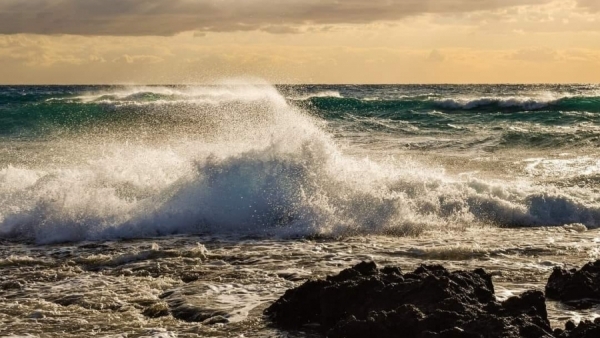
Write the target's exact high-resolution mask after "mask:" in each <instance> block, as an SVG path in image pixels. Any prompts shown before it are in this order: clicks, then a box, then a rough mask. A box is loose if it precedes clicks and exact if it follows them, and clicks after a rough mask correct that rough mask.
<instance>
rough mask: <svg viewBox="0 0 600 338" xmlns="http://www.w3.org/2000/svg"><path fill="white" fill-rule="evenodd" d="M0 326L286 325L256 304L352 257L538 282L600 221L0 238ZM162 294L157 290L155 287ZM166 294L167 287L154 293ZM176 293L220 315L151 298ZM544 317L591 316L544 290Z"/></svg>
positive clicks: (259, 331) (225, 331)
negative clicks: (183, 310) (295, 235)
mask: <svg viewBox="0 0 600 338" xmlns="http://www.w3.org/2000/svg"><path fill="white" fill-rule="evenodd" d="M0 250H1V254H0V257H3V258H2V259H0V269H1V270H2V274H1V276H0V281H1V283H2V285H3V288H2V289H1V290H0V324H1V325H0V335H11V334H20V335H23V334H31V335H38V336H44V337H69V336H72V337H77V336H81V335H84V334H85V335H90V333H93V335H95V336H98V337H104V336H112V335H122V336H124V335H127V336H156V337H158V336H166V337H169V336H178V337H187V336H190V337H192V336H195V335H200V336H206V337H232V336H240V337H241V336H244V337H266V336H271V337H288V336H299V337H301V336H306V334H303V333H293V334H292V333H288V332H280V331H278V330H276V329H273V328H269V327H268V325H267V324H266V323H265V322H264V320H263V316H262V310H263V309H264V308H266V307H267V306H268V305H269V304H270V303H271V302H272V301H274V300H275V299H277V298H278V297H279V296H281V295H282V294H283V293H284V291H285V290H286V289H289V288H292V287H294V286H297V285H299V284H300V283H302V282H303V281H305V280H306V279H308V278H319V277H323V276H325V275H327V274H334V273H337V272H338V271H340V270H341V269H344V268H347V267H349V266H351V265H352V264H355V263H357V262H359V261H361V260H374V261H376V262H377V263H378V264H379V265H382V266H383V265H395V266H399V267H401V268H402V269H403V270H405V271H406V270H411V269H413V268H414V267H416V266H417V265H418V264H422V263H428V264H434V263H440V264H443V265H444V266H446V267H447V268H449V269H451V270H458V269H467V270H471V269H475V268H478V267H483V268H484V269H485V270H486V271H488V272H490V273H492V275H493V281H494V285H495V287H496V294H497V297H498V298H499V299H504V298H507V297H509V296H511V295H515V294H520V293H521V292H523V291H525V290H529V289H540V290H543V288H544V285H545V282H546V280H547V278H548V276H549V274H550V272H551V270H552V268H553V267H554V266H566V267H579V266H581V265H582V263H583V262H586V261H589V260H594V259H597V258H600V231H599V230H590V231H583V229H582V228H577V227H575V228H568V227H567V228H564V227H553V228H534V229H500V228H469V229H466V230H464V231H454V232H428V233H424V234H422V235H421V236H419V237H418V238H412V237H404V238H398V237H386V236H361V237H349V238H344V239H340V240H332V239H321V240H319V239H315V240H311V239H287V240H277V239H253V238H245V239H240V238H237V239H233V238H226V237H215V236H210V235H197V236H174V237H162V238H153V239H143V240H130V241H114V242H112V241H111V242H101V243H87V242H86V243H77V244H71V245H50V246H35V245H28V244H23V243H10V242H5V243H2V246H0ZM161 295H162V296H163V298H161ZM164 295H167V297H164ZM174 300H182V301H183V302H184V303H187V304H192V305H193V306H195V307H196V309H197V311H200V310H204V311H209V312H214V313H215V315H216V314H220V315H222V316H223V317H226V318H228V321H229V323H218V324H212V325H210V324H200V323H188V322H185V321H182V320H177V319H174V318H173V317H172V316H170V315H168V316H165V317H161V318H147V317H146V316H145V315H144V314H143V313H144V311H145V310H146V309H148V308H149V307H153V306H154V307H155V308H160V307H161V306H162V307H164V308H168V305H167V303H168V302H172V301H174ZM547 304H548V310H549V317H550V320H551V322H552V325H553V326H554V327H561V326H562V325H564V322H565V321H566V320H567V319H571V318H573V319H575V320H580V319H582V318H595V317H600V309H590V310H586V311H575V310H573V309H570V308H568V307H566V306H564V305H560V304H558V303H555V302H551V301H549V302H548V303H547Z"/></svg>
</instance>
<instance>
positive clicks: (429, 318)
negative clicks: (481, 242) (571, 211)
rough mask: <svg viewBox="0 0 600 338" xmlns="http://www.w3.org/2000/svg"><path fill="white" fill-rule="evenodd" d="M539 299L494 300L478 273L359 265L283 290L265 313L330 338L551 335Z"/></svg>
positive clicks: (531, 294) (486, 278) (531, 295)
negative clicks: (409, 270) (405, 270)
mask: <svg viewBox="0 0 600 338" xmlns="http://www.w3.org/2000/svg"><path fill="white" fill-rule="evenodd" d="M544 300H545V299H544V295H543V294H542V293H541V292H540V291H528V292H525V293H524V294H523V295H521V296H520V297H512V298H510V299H508V300H506V301H504V302H498V301H496V298H495V295H494V286H493V284H492V279H491V276H490V275H489V274H487V273H486V272H485V271H484V270H482V269H477V270H475V271H473V272H466V271H456V272H452V273H451V272H448V271H447V270H446V269H445V268H444V267H442V266H439V265H422V266H420V267H419V268H417V269H416V270H415V271H414V272H412V273H406V274H402V271H401V270H400V269H397V268H391V267H386V268H383V269H381V270H379V269H378V268H377V266H376V265H375V263H372V262H370V263H366V262H363V263H360V264H358V265H356V266H355V267H353V268H350V269H346V270H343V271H342V272H340V274H338V275H337V276H331V277H328V278H327V279H326V280H316V281H308V282H306V283H304V284H303V285H301V286H300V287H298V288H296V289H292V290H288V291H286V293H285V294H284V295H283V296H282V297H281V298H280V299H279V300H277V301H276V302H275V303H274V304H272V305H271V306H270V307H269V308H268V309H266V310H265V314H266V315H268V316H269V317H270V319H271V320H272V322H273V324H274V325H276V326H278V327H281V328H284V329H307V328H317V330H319V331H321V332H322V333H323V334H326V335H327V337H330V338H336V337H340V338H341V337H344V338H353V337H357V338H358V337H382V338H386V337H423V338H424V337H432V338H433V337H436V338H454V337H460V338H470V337H473V338H475V337H506V338H511V337H514V338H517V337H525V338H541V337H552V329H551V328H550V323H549V321H548V318H547V312H546V305H545V302H544Z"/></svg>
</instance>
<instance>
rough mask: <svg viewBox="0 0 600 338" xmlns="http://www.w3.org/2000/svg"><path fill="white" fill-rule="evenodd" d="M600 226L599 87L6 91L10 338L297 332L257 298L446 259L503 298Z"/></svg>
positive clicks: (556, 308)
mask: <svg viewBox="0 0 600 338" xmlns="http://www.w3.org/2000/svg"><path fill="white" fill-rule="evenodd" d="M255 82H256V81H255ZM597 228H600V86H598V85H583V84H581V85H270V84H267V83H258V84H256V83H250V82H247V81H242V80H227V81H221V82H219V83H216V84H213V85H189V86H133V85H132V86H0V253H1V254H0V269H1V270H2V273H0V283H2V285H8V286H7V287H3V288H0V335H7V334H26V333H27V334H32V335H41V336H57V337H58V336H60V337H66V336H74V337H76V336H80V335H81V334H84V333H86V334H88V333H90V332H94V334H95V335H97V336H115V335H121V336H126V335H129V336H155V337H174V336H179V337H185V336H194V335H201V336H216V337H221V336H223V337H226V336H240V335H244V337H254V336H255V337H263V336H273V337H279V336H285V337H287V336H301V337H303V336H306V335H307V334H305V333H292V334H290V333H285V332H280V331H278V330H276V329H274V328H271V327H270V326H269V325H268V324H267V323H265V322H264V320H263V318H262V309H264V308H265V307H266V306H268V305H269V304H270V302H272V301H273V300H275V299H277V298H278V297H279V296H281V294H282V293H283V292H284V291H285V290H286V289H287V288H290V287H293V286H297V285H298V284H299V283H301V282H302V281H304V280H306V279H307V278H313V277H320V276H324V275H326V274H330V273H335V272H337V271H339V270H340V269H342V268H345V267H348V266H350V264H353V263H356V262H358V261H360V260H364V259H372V260H375V261H376V262H378V263H379V264H380V265H385V264H393V265H398V266H401V267H403V268H407V269H409V268H410V267H414V266H415V265H417V264H419V263H422V262H428V263H431V262H433V263H442V264H444V265H445V266H447V267H449V268H451V269H463V268H464V269H472V268H475V267H484V268H485V269H486V270H488V271H492V272H493V273H494V276H495V279H494V283H495V284H497V285H499V286H498V290H497V292H498V294H499V295H500V297H508V296H510V295H513V294H516V293H519V292H521V291H522V290H526V289H530V288H538V289H539V288H543V285H544V283H545V279H546V278H547V276H548V275H549V272H550V271H551V270H552V267H553V266H557V265H561V266H563V265H565V266H579V265H581V264H582V263H583V262H586V261H587V260H591V259H595V258H600V247H599V244H598V243H599V242H600V233H599V231H598V230H596V229H597ZM177 302H180V303H181V302H184V303H186V304H190V306H192V307H195V309H201V310H202V311H204V312H203V313H207V315H206V316H205V317H206V318H204V317H203V318H204V319H203V321H205V322H204V324H202V325H199V324H198V323H190V322H187V321H185V320H180V319H178V318H175V317H174V316H173V315H170V314H168V312H169V311H170V310H169V309H170V307H172V304H174V303H177ZM152 309H154V310H152ZM160 309H163V310H164V311H163V312H164V313H162V315H160V316H156V318H154V317H153V316H152V315H150V313H152V311H155V310H156V311H158V312H160V311H159V310H160ZM198 311H200V310H198ZM549 314H550V318H551V320H552V322H553V323H554V324H556V325H559V324H558V323H561V322H564V320H565V318H583V317H597V316H600V310H598V309H590V310H587V311H585V312H574V311H572V310H571V309H568V308H566V307H563V306H561V305H560V304H554V303H551V304H550V305H549ZM214 318H218V320H215V319H214ZM223 318H224V319H223Z"/></svg>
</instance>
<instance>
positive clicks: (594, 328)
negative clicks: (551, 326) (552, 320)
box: [554, 318, 600, 338]
mask: <svg viewBox="0 0 600 338" xmlns="http://www.w3.org/2000/svg"><path fill="white" fill-rule="evenodd" d="M554 336H555V337H557V338H598V337H600V318H596V319H595V320H594V321H593V322H591V321H589V320H585V321H581V322H580V323H579V325H577V326H576V325H575V323H573V322H572V321H568V322H567V324H566V325H565V329H564V330H560V329H556V330H554Z"/></svg>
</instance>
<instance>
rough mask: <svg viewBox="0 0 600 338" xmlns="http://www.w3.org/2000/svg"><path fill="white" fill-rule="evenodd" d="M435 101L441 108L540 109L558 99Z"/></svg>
mask: <svg viewBox="0 0 600 338" xmlns="http://www.w3.org/2000/svg"><path fill="white" fill-rule="evenodd" d="M433 101H434V102H435V104H436V105H437V106H439V107H441V108H449V109H466V110H471V109H476V108H481V107H490V106H491V107H497V108H519V109H525V110H539V109H543V108H546V107H548V106H549V105H552V104H555V103H556V102H558V100H556V99H535V98H527V97H483V98H476V99H441V100H440V99H437V100H433Z"/></svg>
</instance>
